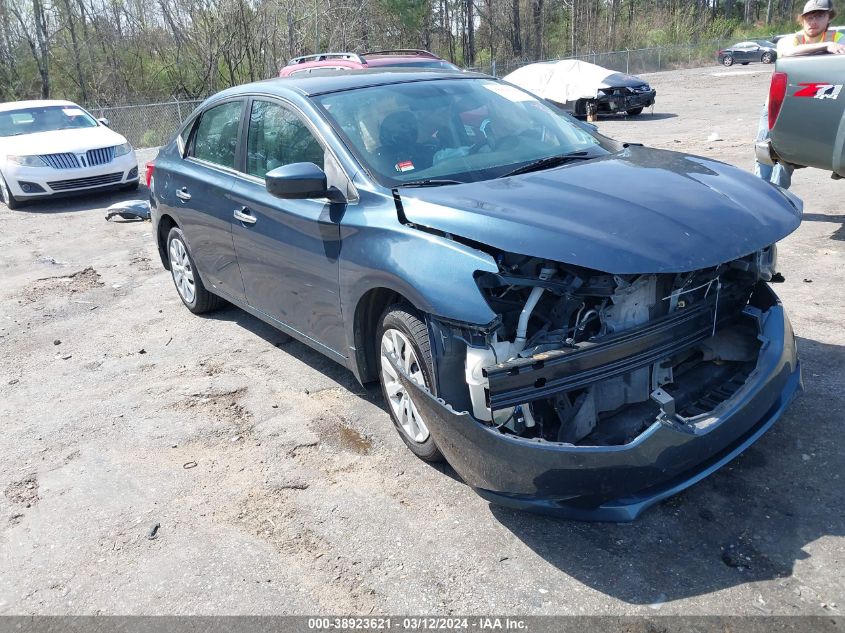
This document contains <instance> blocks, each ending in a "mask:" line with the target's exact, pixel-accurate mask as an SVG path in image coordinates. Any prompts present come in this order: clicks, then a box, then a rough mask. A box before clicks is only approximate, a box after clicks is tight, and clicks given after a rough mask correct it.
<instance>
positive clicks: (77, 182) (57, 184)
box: [47, 171, 123, 191]
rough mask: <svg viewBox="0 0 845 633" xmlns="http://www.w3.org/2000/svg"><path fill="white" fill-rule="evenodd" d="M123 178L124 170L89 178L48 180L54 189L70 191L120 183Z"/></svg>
mask: <svg viewBox="0 0 845 633" xmlns="http://www.w3.org/2000/svg"><path fill="white" fill-rule="evenodd" d="M122 179H123V172H121V171H119V172H117V173H114V174H104V175H102V176H91V177H89V178H72V179H70V180H54V181H52V182H47V184H48V185H49V186H50V189H52V190H53V191H68V190H71V189H86V188H88V187H99V186H103V185H110V184H113V183H118V182H120V181H121V180H122Z"/></svg>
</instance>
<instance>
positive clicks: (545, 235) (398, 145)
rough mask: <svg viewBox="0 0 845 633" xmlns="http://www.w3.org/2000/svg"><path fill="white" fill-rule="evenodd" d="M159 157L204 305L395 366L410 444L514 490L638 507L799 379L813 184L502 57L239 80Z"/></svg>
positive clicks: (191, 277)
mask: <svg viewBox="0 0 845 633" xmlns="http://www.w3.org/2000/svg"><path fill="white" fill-rule="evenodd" d="M149 173H151V176H150V186H151V191H152V207H153V208H152V219H153V225H154V235H155V238H156V240H157V243H158V247H159V251H160V253H161V258H162V262H163V264H164V266H165V267H166V268H167V269H169V270H170V271H171V273H172V275H173V280H174V283H175V286H176V289H177V291H178V294H179V296H180V298H181V300H182V302H183V303H184V304H185V305H186V306H187V308H188V309H189V310H191V311H192V312H195V313H200V312H205V311H208V310H211V309H214V308H216V307H218V306H220V305H221V303H223V301H224V300H225V301H228V302H231V303H233V304H235V305H237V306H239V307H241V308H243V309H244V310H246V311H247V312H249V313H251V314H253V315H255V316H256V317H258V318H260V319H262V320H264V321H266V322H268V323H270V324H272V325H274V326H275V327H277V328H279V329H280V330H282V331H284V332H286V333H288V334H290V335H292V336H294V337H296V338H298V339H299V340H301V341H303V342H304V343H306V344H308V345H310V346H311V347H313V348H314V349H316V350H318V351H320V352H322V353H323V354H325V355H327V356H329V357H330V358H332V359H334V360H336V361H337V362H339V363H341V364H343V365H345V366H346V367H348V368H349V369H350V370H351V371H352V372H354V374H355V376H356V377H357V378H358V380H360V381H361V382H362V383H366V382H369V381H375V380H380V381H381V386H382V391H383V394H384V401H385V405H386V408H387V409H388V410H389V412H390V415H391V417H392V420H393V423H394V425H395V427H396V430H397V431H398V433H399V435H400V436H401V437H402V439H403V440H404V442H405V444H407V446H408V447H409V449H410V450H411V451H412V452H413V453H415V454H416V455H417V456H419V457H420V458H422V459H425V460H432V461H433V460H439V459H443V458H445V459H446V460H447V461H448V462H449V463H450V464H451V465H452V466H453V467H454V469H455V470H456V471H457V472H458V473H459V474H460V475H461V477H462V478H463V479H464V481H466V482H467V483H468V484H469V485H470V486H472V487H473V488H475V489H476V490H477V491H478V493H479V494H481V495H482V496H483V497H485V498H486V499H489V500H490V501H492V502H494V503H496V504H500V505H505V506H511V507H515V508H521V509H524V510H528V511H536V512H544V513H550V514H555V515H558V516H562V517H568V518H575V519H585V520H609V521H629V520H633V519H634V518H636V517H637V516H638V515H639V514H640V513H641V512H642V511H643V510H644V509H645V508H647V507H648V506H650V505H652V504H654V503H656V502H657V501H659V500H661V499H664V498H666V497H668V496H670V495H672V494H675V493H677V492H679V491H681V490H683V489H685V488H687V487H689V486H691V485H693V484H694V483H695V482H697V481H699V480H701V479H702V478H703V477H705V476H707V475H708V474H710V473H712V472H713V471H715V470H716V469H718V468H719V467H720V466H722V465H724V464H725V463H727V462H728V461H729V460H731V459H732V458H734V457H736V456H737V455H738V454H739V453H740V452H742V451H743V450H744V449H745V448H747V447H748V446H750V445H751V444H752V443H753V442H755V441H756V440H757V439H758V438H759V437H760V436H761V435H762V434H763V433H764V432H765V431H766V430H767V429H768V428H770V427H771V425H772V424H774V422H775V421H776V420H777V419H778V417H779V416H780V415H781V414H782V413H783V412H784V410H785V409H786V407H787V406H788V405H789V403H790V401H791V400H792V398H793V397H794V396H795V395H796V393H798V392H799V391H800V389H801V373H800V365H799V362H798V357H797V352H796V345H795V338H794V336H793V333H792V328H791V326H790V323H789V320H788V318H787V316H786V314H785V312H784V309H783V307H782V305H781V303H780V301H779V300H778V297H777V296H776V295H775V293H774V292H773V290H772V288H771V284H772V283H776V282H778V281H782V279H783V277H782V276H781V275H780V274H779V272H778V270H777V255H776V246H775V244H776V242H778V241H779V240H781V239H783V238H784V237H785V236H787V235H789V234H790V233H791V232H792V231H794V230H795V229H796V228H797V227H798V225H799V223H800V221H801V214H802V205H801V202H800V200H798V199H797V198H796V197H795V196H793V195H792V194H790V193H789V192H787V191H784V190H782V189H779V188H777V187H775V186H773V185H771V184H769V183H767V182H764V181H762V180H760V179H758V178H755V177H754V176H752V175H751V174H749V173H747V172H744V171H742V170H740V169H737V168H735V167H731V166H729V165H726V164H724V163H720V162H717V161H713V160H708V159H705V158H700V157H696V156H690V155H686V154H680V153H676V152H669V151H661V150H655V149H649V148H645V147H642V146H639V145H634V144H627V143H620V142H617V141H614V140H612V139H609V138H607V137H604V136H602V135H600V134H598V133H597V132H596V131H595V130H594V129H593V128H592V127H590V126H587V125H585V124H583V123H580V122H578V121H576V120H575V119H572V118H571V117H569V116H568V115H565V114H562V113H561V112H559V111H557V110H556V109H554V107H553V106H550V105H549V104H548V103H546V102H544V101H542V100H540V99H537V98H536V97H534V96H533V95H532V94H530V93H528V92H525V91H523V90H521V89H519V88H517V87H514V86H512V85H509V84H507V83H504V82H502V81H498V80H496V79H493V78H490V77H486V76H482V75H474V74H470V73H461V74H449V73H437V72H416V71H414V72H401V71H390V72H371V71H363V72H353V73H345V74H337V75H332V76H309V77H304V78H287V79H275V80H271V81H266V82H260V83H254V84H249V85H244V86H240V87H237V88H233V89H230V90H226V91H224V92H221V93H219V94H217V95H215V96H213V97H211V98H210V99H208V100H207V101H206V102H205V103H203V104H202V105H201V106H200V107H199V108H198V109H197V110H196V111H195V112H194V113H193V114H192V115H191V117H190V118H189V120H188V121H187V122H186V123H185V125H184V126H183V128H182V129H181V130H180V131H179V133H178V134H177V135H176V137H175V138H174V139H173V141H172V142H171V143H169V144H168V145H167V146H165V147H164V148H163V149H162V151H161V152H160V154H159V155H158V157H157V159H156V160H155V164H154V166H151V171H150V172H148V174H149Z"/></svg>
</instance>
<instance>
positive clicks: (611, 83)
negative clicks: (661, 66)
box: [602, 73, 648, 88]
mask: <svg viewBox="0 0 845 633" xmlns="http://www.w3.org/2000/svg"><path fill="white" fill-rule="evenodd" d="M602 82H603V83H604V84H605V85H606V86H608V87H609V88H636V87H638V86H647V85H648V82H646V81H643V80H642V79H640V78H639V77H636V76H634V75H626V74H625V73H613V74H612V75H608V76H607V77H605V78H604V79H603V80H602Z"/></svg>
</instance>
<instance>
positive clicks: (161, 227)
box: [156, 213, 179, 270]
mask: <svg viewBox="0 0 845 633" xmlns="http://www.w3.org/2000/svg"><path fill="white" fill-rule="evenodd" d="M174 226H175V227H178V226H179V224H178V223H177V222H176V220H174V219H173V216H171V215H169V214H167V213H164V214H162V215H161V217H160V218H159V221H158V226H157V227H156V246H157V247H158V256H159V257H160V258H161V263H162V265H163V266H164V268H165V270H170V259H169V258H168V257H167V236H168V235H169V234H170V229H172V228H173V227H174Z"/></svg>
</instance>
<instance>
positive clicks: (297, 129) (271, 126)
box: [246, 101, 325, 178]
mask: <svg viewBox="0 0 845 633" xmlns="http://www.w3.org/2000/svg"><path fill="white" fill-rule="evenodd" d="M324 158H325V151H324V150H323V147H322V146H321V145H320V143H319V142H318V141H317V139H315V138H314V135H313V134H311V130H310V129H308V126H307V125H305V123H304V122H303V121H302V120H301V119H300V118H299V116H297V115H296V114H295V113H294V112H292V111H290V110H288V109H287V108H285V107H283V106H281V105H279V104H278V103H274V102H271V101H254V102H253V103H252V111H251V112H250V115H249V132H248V133H247V159H246V170H247V173H248V174H250V175H251V176H257V177H258V178H264V176H265V175H266V174H267V172H268V171H272V170H273V169H276V168H277V167H282V166H284V165H290V164H292V163H314V164H315V165H317V166H318V167H319V168H320V169H323V167H324Z"/></svg>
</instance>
